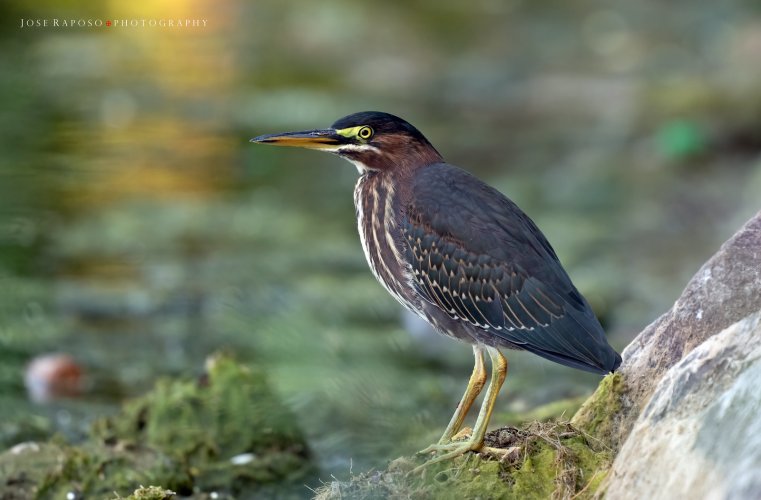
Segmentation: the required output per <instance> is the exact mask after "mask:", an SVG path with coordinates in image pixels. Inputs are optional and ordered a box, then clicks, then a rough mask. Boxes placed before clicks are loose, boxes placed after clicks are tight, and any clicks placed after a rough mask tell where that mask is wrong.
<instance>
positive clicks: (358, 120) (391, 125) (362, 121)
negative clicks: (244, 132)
mask: <svg viewBox="0 0 761 500" xmlns="http://www.w3.org/2000/svg"><path fill="white" fill-rule="evenodd" d="M251 141H252V142H257V143H261V144H272V145H275V146H296V147H301V148H308V149H319V150H321V151H328V152H330V153H333V154H336V155H338V156H341V157H343V158H346V159H347V160H349V161H350V162H352V163H353V164H354V165H356V167H357V169H358V170H359V171H360V172H363V173H364V172H366V171H373V170H376V171H377V170H389V169H394V168H400V167H407V168H410V167H415V166H423V165H429V164H431V163H436V162H439V161H441V155H440V154H439V153H438V151H436V149H435V148H434V147H433V146H432V145H431V143H430V142H428V139H426V138H425V136H423V134H421V133H420V131H418V129H416V128H415V127H413V126H412V125H410V124H409V123H407V122H406V121H405V120H402V119H401V118H399V117H397V116H394V115H390V114H388V113H381V112H378V111H363V112H361V113H354V114H352V115H349V116H345V117H343V118H341V119H340V120H338V121H336V122H335V123H334V124H333V125H331V126H330V128H326V129H315V130H304V131H301V132H285V133H282V134H268V135H261V136H259V137H255V138H253V139H251Z"/></svg>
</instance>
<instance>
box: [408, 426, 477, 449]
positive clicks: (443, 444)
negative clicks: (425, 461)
mask: <svg viewBox="0 0 761 500" xmlns="http://www.w3.org/2000/svg"><path fill="white" fill-rule="evenodd" d="M471 434H473V429H471V428H470V427H463V428H462V429H460V432H458V433H457V434H455V435H454V436H452V437H451V438H449V439H447V438H444V437H442V438H441V439H440V440H439V442H438V443H436V444H432V445H430V446H428V447H427V448H425V449H422V450H420V451H419V452H417V454H418V455H428V454H430V453H434V452H436V453H438V452H441V451H449V450H451V448H452V446H453V445H457V444H461V442H462V441H465V440H467V439H468V438H469V437H470V436H471Z"/></svg>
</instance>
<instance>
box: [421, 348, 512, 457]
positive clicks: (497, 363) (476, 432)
mask: <svg viewBox="0 0 761 500" xmlns="http://www.w3.org/2000/svg"><path fill="white" fill-rule="evenodd" d="M486 350H487V352H488V353H489V357H490V358H491V366H492V371H491V381H490V382H489V388H488V389H486V395H485V396H484V402H483V403H482V404H481V410H480V411H479V412H478V419H477V420H476V425H475V427H474V428H473V433H472V434H471V436H470V439H468V440H467V441H464V442H455V443H447V444H439V445H433V446H429V447H428V449H427V450H426V451H427V452H430V451H442V452H446V453H444V454H443V455H439V456H438V457H436V458H433V459H431V460H429V461H427V462H426V463H424V464H423V465H421V466H419V467H416V468H415V469H414V470H413V471H412V472H416V471H419V470H420V469H422V468H424V467H426V466H428V465H431V464H435V463H437V462H442V461H444V460H449V459H451V458H455V457H458V456H460V455H462V454H464V453H467V452H468V451H478V450H480V449H482V448H483V446H484V436H485V435H486V428H487V427H488V425H489V420H490V419H491V414H492V412H493V411H494V403H495V402H496V401H497V395H498V394H499V390H500V389H501V388H502V384H503V383H504V382H505V378H506V377H507V359H505V357H504V356H503V355H502V353H501V352H499V351H498V350H497V349H495V348H494V347H487V348H486Z"/></svg>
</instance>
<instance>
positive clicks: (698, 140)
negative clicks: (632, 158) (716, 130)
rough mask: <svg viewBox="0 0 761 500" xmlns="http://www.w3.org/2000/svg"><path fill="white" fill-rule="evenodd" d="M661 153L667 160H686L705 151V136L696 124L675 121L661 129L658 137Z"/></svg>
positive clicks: (686, 121)
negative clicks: (685, 158)
mask: <svg viewBox="0 0 761 500" xmlns="http://www.w3.org/2000/svg"><path fill="white" fill-rule="evenodd" d="M656 142H657V144H658V149H659V151H660V152H661V153H662V154H663V156H665V157H667V158H677V159H678V158H684V157H686V156H692V155H695V154H698V153H700V152H702V151H703V149H704V147H705V143H706V141H705V135H704V134H703V132H702V131H701V130H700V128H699V127H698V126H697V124H695V123H694V122H691V121H688V120H675V121H671V122H668V123H666V124H664V125H663V127H661V129H660V130H659V131H658V135H657V137H656Z"/></svg>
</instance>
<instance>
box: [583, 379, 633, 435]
mask: <svg viewBox="0 0 761 500" xmlns="http://www.w3.org/2000/svg"><path fill="white" fill-rule="evenodd" d="M625 390H626V385H625V383H624V378H623V376H622V375H621V374H620V373H614V374H612V375H608V376H606V377H605V378H604V379H603V380H602V382H600V385H599V386H598V387H597V390H596V391H595V392H594V394H592V396H591V397H590V398H589V399H587V400H586V401H585V402H584V404H583V405H582V406H581V408H580V409H579V411H578V412H576V414H575V415H574V416H573V419H572V420H571V422H572V423H573V425H575V426H576V427H578V428H579V429H581V430H583V431H584V432H586V433H588V434H590V435H592V436H595V438H597V439H599V440H600V441H602V442H603V443H605V444H606V445H607V446H613V445H614V439H615V432H616V421H615V418H616V415H618V414H619V412H620V411H621V398H622V397H623V395H624V392H625Z"/></svg>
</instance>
